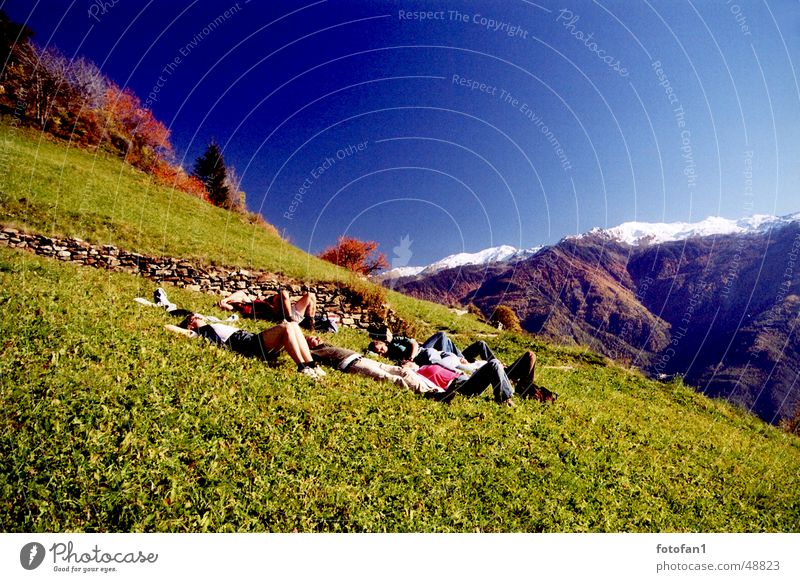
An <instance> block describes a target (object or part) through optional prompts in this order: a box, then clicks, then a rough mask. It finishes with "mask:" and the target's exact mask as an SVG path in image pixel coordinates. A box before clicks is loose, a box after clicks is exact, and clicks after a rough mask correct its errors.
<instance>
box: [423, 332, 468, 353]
mask: <svg viewBox="0 0 800 582" xmlns="http://www.w3.org/2000/svg"><path fill="white" fill-rule="evenodd" d="M422 347H423V348H433V349H434V350H439V351H440V352H450V353H451V354H455V355H457V356H458V357H459V358H463V357H464V355H463V354H462V353H461V350H459V349H458V348H457V347H456V344H454V343H453V340H451V339H450V338H449V337H447V334H446V333H444V332H443V331H437V332H436V333H435V334H433V335H432V336H431V337H429V338H428V339H426V340H425V343H424V344H422Z"/></svg>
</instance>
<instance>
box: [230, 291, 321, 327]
mask: <svg viewBox="0 0 800 582" xmlns="http://www.w3.org/2000/svg"><path fill="white" fill-rule="evenodd" d="M217 305H218V306H219V308H220V309H224V310H226V311H236V312H238V313H241V314H242V316H244V317H248V318H252V319H271V320H273V321H281V320H283V321H293V322H295V323H299V324H300V325H301V326H302V327H305V328H306V329H308V330H310V331H314V316H315V315H316V313H317V298H316V296H315V295H314V294H313V293H305V294H304V295H303V296H302V297H301V298H300V299H298V300H297V301H295V302H294V303H292V301H291V298H290V297H289V292H288V291H286V289H281V291H280V292H279V293H276V294H275V295H272V296H270V297H254V296H252V295H250V294H249V293H247V291H244V290H241V291H236V292H235V293H231V294H230V295H228V296H227V297H225V298H224V299H220V301H219V303H217Z"/></svg>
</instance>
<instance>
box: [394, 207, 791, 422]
mask: <svg viewBox="0 0 800 582" xmlns="http://www.w3.org/2000/svg"><path fill="white" fill-rule="evenodd" d="M756 218H757V220H750V221H740V222H743V224H739V223H736V222H734V221H712V220H709V221H704V223H702V224H701V226H702V227H703V228H698V229H696V230H692V229H690V228H687V225H678V227H676V228H673V229H671V230H669V229H667V233H666V234H664V235H663V236H662V235H660V234H659V233H658V232H657V231H656V230H654V228H653V227H663V225H637V226H636V227H635V228H632V227H631V225H627V226H626V225H623V226H622V227H618V228H617V229H609V230H597V231H592V232H590V233H587V234H585V235H582V236H579V237H568V238H566V239H564V240H562V241H561V242H559V243H558V244H557V245H554V246H553V247H550V248H547V249H544V250H542V251H540V252H538V253H537V254H536V255H534V256H533V257H531V258H528V259H525V260H522V261H518V262H514V263H510V264H502V263H500V264H492V265H484V266H469V267H461V268H459V269H452V270H447V271H440V272H438V273H436V274H434V275H433V276H430V277H417V278H405V279H400V280H398V281H396V282H395V283H394V288H395V289H397V290H399V291H402V292H404V293H408V294H410V295H412V296H415V297H419V298H424V299H429V300H436V299H437V298H440V300H441V299H442V298H443V299H444V301H448V302H455V303H460V304H462V305H466V304H468V303H474V304H476V305H477V306H478V307H480V308H481V310H482V311H483V313H485V314H489V313H491V312H492V311H493V310H494V309H495V308H496V307H497V306H498V305H500V304H506V305H509V306H510V307H512V308H513V309H514V310H515V312H516V313H517V315H518V316H519V318H520V320H521V323H522V326H523V328H524V329H526V330H528V331H530V332H533V333H535V334H539V335H541V336H542V337H546V338H548V339H550V340H553V341H559V342H564V343H567V344H581V345H586V346H589V347H590V348H591V349H594V350H597V351H598V352H600V353H602V354H604V355H607V356H609V357H611V358H613V359H615V360H619V361H622V362H628V363H631V364H633V365H635V366H637V367H640V368H642V369H643V370H645V371H647V372H648V373H650V374H651V375H662V376H663V375H680V376H682V377H684V379H685V380H686V382H687V383H689V384H691V385H694V386H696V387H697V388H698V389H699V390H701V391H703V392H704V393H706V394H709V395H711V396H719V397H723V398H726V399H728V400H731V401H732V402H735V403H737V404H739V405H741V406H743V407H745V408H747V409H748V410H752V411H753V412H755V413H756V414H758V415H759V416H760V417H761V418H763V419H764V420H766V421H768V422H777V421H778V420H779V419H781V418H786V417H789V416H791V415H792V414H793V411H794V409H795V405H796V402H797V401H798V396H799V395H800V388H798V385H797V378H798V366H797V364H796V362H798V361H800V340H798V333H797V330H796V324H797V319H798V307H799V306H800V268H798V265H800V262H798V259H800V221H798V220H797V219H798V216H797V215H793V216H790V217H784V218H774V219H772V220H767V219H766V217H756ZM663 230H665V229H663V228H662V231H663ZM709 232H711V233H712V234H709ZM701 235H702V236H701ZM659 240H661V241H664V242H654V241H659Z"/></svg>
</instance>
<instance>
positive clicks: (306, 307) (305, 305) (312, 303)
mask: <svg viewBox="0 0 800 582" xmlns="http://www.w3.org/2000/svg"><path fill="white" fill-rule="evenodd" d="M294 310H295V311H296V312H297V314H298V315H300V316H302V317H309V318H311V319H314V316H315V315H316V314H317V296H316V295H314V294H313V293H305V294H304V295H303V296H302V297H301V298H300V299H298V300H297V302H296V303H295V304H294Z"/></svg>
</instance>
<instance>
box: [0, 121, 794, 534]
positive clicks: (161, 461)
mask: <svg viewBox="0 0 800 582" xmlns="http://www.w3.org/2000/svg"><path fill="white" fill-rule="evenodd" d="M26 140H27V141H26ZM9 142H10V143H11V146H8V147H11V148H12V149H15V151H16V150H20V151H23V152H28V153H30V151H31V150H32V151H33V152H34V153H35V147H36V144H35V143H34V142H31V141H30V140H29V139H28V138H25V137H24V136H22V134H17V135H15V136H11V137H8V138H7V139H6V144H8V143H9ZM0 143H2V142H0ZM42 152H45V153H42ZM45 154H46V155H45ZM9 155H11V154H9ZM13 155H17V154H13ZM19 155H20V156H23V157H24V156H25V155H27V154H19ZM37 156H38V157H35V158H32V159H35V160H36V162H34V163H28V164H25V165H22V164H21V158H16V160H17V161H16V162H15V164H14V165H13V166H10V167H11V168H12V170H13V171H11V170H10V171H9V173H8V174H6V175H4V176H3V179H4V180H5V182H4V185H3V194H2V196H3V197H2V206H0V207H1V208H2V209H3V212H4V215H3V220H4V221H6V220H9V219H11V220H13V221H14V222H15V223H16V224H18V225H20V226H26V227H28V228H30V229H35V230H39V229H41V230H44V231H46V232H54V231H57V232H59V233H64V234H75V235H79V236H81V237H82V238H84V239H87V240H90V239H93V238H94V240H96V241H97V242H109V241H114V242H116V243H118V244H120V245H123V246H127V247H128V248H132V249H134V250H139V251H140V252H141V251H146V252H160V253H175V254H180V255H182V256H186V255H187V254H193V252H194V253H196V254H195V256H205V255H204V254H205V253H208V254H209V257H212V258H213V260H216V261H220V262H226V263H227V262H228V260H229V259H228V258H226V257H228V256H230V257H231V258H230V260H231V261H233V260H234V259H236V257H237V256H238V257H240V258H243V259H246V260H252V259H253V257H254V256H255V255H253V254H250V253H249V252H248V251H247V240H248V237H250V236H252V237H255V236H259V237H262V236H267V233H264V234H261V233H259V234H257V235H256V234H254V233H253V232H252V231H251V230H249V229H248V227H245V226H241V225H238V226H236V225H234V224H233V222H230V223H229V231H228V234H227V238H226V242H225V244H224V245H222V247H221V248H222V250H218V249H217V250H215V245H214V244H213V240H212V241H210V242H206V241H205V240H203V238H202V237H203V236H205V232H206V231H202V230H198V232H197V234H196V238H195V239H192V238H191V237H189V238H181V237H180V236H178V235H177V234H175V231H174V229H173V228H172V226H170V227H169V229H168V230H164V226H163V225H164V224H165V219H164V218H163V216H162V214H163V211H164V208H163V207H160V206H158V204H161V203H162V202H163V201H162V202H158V203H155V202H154V203H152V204H153V205H155V206H156V207H157V208H160V210H159V211H155V210H153V211H152V214H151V209H150V208H147V209H141V208H139V209H138V213H139V214H138V215H137V213H136V208H135V206H136V204H135V203H133V202H129V199H132V198H134V197H135V196H136V195H137V194H136V192H135V191H134V190H135V188H134V187H133V186H134V185H135V183H136V180H142V184H143V185H144V186H146V179H145V178H143V177H142V176H141V175H139V174H137V173H135V172H132V171H130V170H128V169H126V168H124V167H121V166H120V165H119V164H118V163H117V162H116V161H114V160H111V159H106V158H103V159H98V160H97V161H96V162H89V161H87V160H90V159H91V156H87V154H85V153H82V152H74V151H69V152H66V150H65V149H64V148H63V146H58V145H56V144H50V143H44V144H42V145H41V150H40V152H39V153H38V154H37ZM59 156H60V157H61V158H64V157H65V156H66V157H67V159H68V160H69V162H68V163H67V164H65V165H60V166H59V165H58V164H57V163H56V160H57V159H58V158H59ZM83 163H86V164H88V166H86V168H84V170H85V171H87V172H88V171H89V168H91V164H92V163H95V164H96V165H95V166H94V168H95V169H94V170H93V171H94V172H96V173H97V176H96V177H94V178H92V180H94V181H95V182H96V183H101V182H104V181H105V180H108V181H109V182H108V183H111V182H113V180H114V179H118V180H119V181H120V183H122V182H125V183H126V184H127V186H125V188H126V189H125V190H124V191H123V190H121V191H120V192H119V193H118V194H117V195H116V196H115V195H109V196H110V198H108V199H101V198H97V199H93V200H92V203H91V204H88V203H85V204H84V203H82V202H81V201H80V194H81V192H82V191H83V190H82V189H81V188H80V187H79V186H80V180H79V179H78V178H77V177H76V176H74V175H73V174H72V172H73V171H78V170H75V168H78V169H80V168H82V166H81V164H83ZM22 168H24V169H22ZM98 168H105V169H104V170H103V171H102V172H101V171H100V170H99V169H98ZM62 171H63V176H64V177H62V178H59V177H58V175H59V174H60V173H61V172H62ZM81 171H83V170H81ZM112 174H113V178H112ZM117 174H119V176H122V177H118V176H117ZM31 175H34V176H37V177H36V178H35V182H36V186H35V188H31V190H30V191H31V192H33V191H35V192H36V193H37V194H36V198H35V199H36V200H37V202H35V203H33V202H24V203H22V202H19V198H21V197H26V196H25V195H24V194H25V193H26V192H28V190H27V189H26V188H27V187H26V186H25V183H26V182H25V180H26V179H28V180H30V176H31ZM26 176H27V178H26ZM54 176H55V177H54ZM51 178H52V179H53V180H54V181H52V182H51V181H50V179H51ZM9 184H11V185H15V184H16V186H13V188H12V187H10V186H9ZM48 184H49V186H48ZM49 189H55V190H56V191H57V192H58V194H57V195H54V194H52V193H48V190H49ZM146 192H147V190H145V193H144V194H142V195H141V196H142V198H140V199H139V204H141V205H147V204H149V202H148V200H151V199H155V200H162V198H163V197H162V196H156V193H154V190H153V189H152V188H151V189H150V190H149V194H148V193H146ZM172 196H173V198H172V199H171V201H170V205H171V206H170V208H173V209H174V208H175V207H176V206H181V205H185V208H189V209H191V213H200V212H208V213H209V214H208V215H206V218H207V219H208V220H220V221H226V220H227V221H234V220H235V218H234V217H228V216H227V215H226V214H225V213H220V212H219V211H217V210H215V209H212V208H206V207H204V206H203V205H201V204H200V203H199V202H198V201H194V200H192V199H191V198H188V197H184V198H181V199H180V200H178V196H183V195H178V194H174V195H172ZM30 199H33V198H29V200H30ZM122 199H124V200H122ZM15 201H16V202H15ZM17 204H25V207H24V208H23V207H22V206H15V205H17ZM49 204H55V206H53V207H52V208H50V207H49V206H48V205H49ZM104 204H111V207H110V208H111V210H109V209H108V208H106V207H105V206H104ZM29 206H30V207H31V208H32V210H31V211H30V212H28V210H27V208H28V207H29ZM104 208H106V209H105V210H104ZM48 213H49V214H48ZM191 213H188V212H187V216H188V215H189V214H191ZM183 215H184V212H183V211H182V212H181V213H177V212H176V213H175V214H174V215H173V216H171V218H170V221H172V220H182V219H181V218H180V216H183ZM218 215H219V216H218ZM84 216H86V218H84ZM137 216H138V217H139V218H138V221H137ZM105 220H108V221H110V224H114V225H118V226H113V228H111V227H109V230H108V231H107V236H109V237H112V238H109V239H106V238H104V236H106V235H103V234H102V232H103V231H102V229H101V228H100V227H98V225H99V224H102V223H103V221H105ZM186 220H188V221H189V222H188V223H191V222H192V221H193V220H194V219H186ZM159 221H161V222H159ZM188 223H187V224H188ZM54 225H55V226H54ZM126 233H128V234H126ZM173 235H174V236H173ZM115 237H118V238H115ZM137 237H138V238H137ZM233 241H240V242H239V243H236V244H241V245H243V246H240V247H237V246H236V245H235V244H234V242H233ZM275 244H276V245H280V244H283V243H279V242H277V241H276V242H275ZM149 245H150V246H149ZM193 245H194V246H193ZM192 248H194V249H195V251H191V249H192ZM273 248H277V247H273ZM287 248H288V247H287ZM233 249H240V250H233ZM258 252H259V253H262V252H263V259H261V258H259V259H258V260H259V261H262V260H263V265H264V267H266V266H268V265H270V264H272V265H275V264H281V265H284V266H286V265H289V263H286V262H282V261H283V259H282V258H280V257H279V258H278V259H276V258H275V257H271V256H269V253H268V252H267V251H266V250H259V251H258ZM226 253H228V254H226ZM237 253H238V254H237ZM289 253H290V251H287V252H286V254H287V255H288V254H289ZM291 253H295V256H296V257H297V259H296V260H295V262H294V263H293V264H294V265H295V266H294V267H291V268H299V269H300V271H301V273H300V274H303V273H305V275H306V276H308V277H312V276H316V275H312V273H315V274H316V273H318V272H317V271H313V270H308V271H303V270H302V268H301V266H302V265H303V264H304V261H305V262H307V263H309V264H311V263H313V262H314V260H313V259H308V258H303V255H302V254H301V253H300V251H294V250H292V251H291ZM260 256H261V255H259V257H260ZM270 261H272V262H270ZM276 261H277V262H276ZM259 264H261V263H259ZM315 264H316V263H315ZM327 268H328V267H327V266H324V265H323V266H322V267H320V269H321V270H320V271H319V274H320V275H319V276H324V277H326V278H329V277H328V275H329V274H330V272H327V271H324V269H327ZM286 269H290V267H289V266H286V268H285V269H284V271H285V272H286ZM153 287H154V285H153V284H152V283H150V282H147V281H145V280H143V279H140V278H137V277H133V276H130V275H127V274H112V273H107V272H103V271H96V270H93V269H87V268H81V267H77V266H75V265H71V264H66V263H61V262H57V261H50V260H47V259H43V258H39V257H35V256H33V255H30V254H28V253H25V252H24V251H15V250H10V249H6V248H2V247H0V338H1V339H0V341H2V353H1V354H0V530H2V531H9V532H16V531H59V532H63V531H87V532H88V531H169V532H184V531H192V532H196V531H291V530H293V529H297V530H298V531H415V532H416V531H532V532H536V531H550V532H555V531H643V532H647V531H720V532H740V531H782V532H796V531H799V530H800V497H798V495H797V491H798V488H799V487H800V441H799V440H798V439H797V438H796V437H792V436H790V435H788V434H785V433H783V432H781V431H779V430H777V429H775V428H774V427H771V426H768V425H766V424H764V423H762V422H761V421H759V420H758V419H757V418H755V417H754V416H752V415H749V414H746V413H745V412H743V411H741V410H738V409H736V408H734V407H732V406H729V405H727V404H725V403H722V402H718V401H713V400H710V399H707V398H705V397H703V396H701V395H698V394H695V393H694V392H693V391H692V390H691V389H690V388H687V387H685V386H682V385H681V384H680V383H672V384H659V383H655V382H651V381H648V380H646V379H645V378H643V377H642V376H641V375H638V374H636V373H632V372H630V371H627V370H624V369H622V368H620V367H618V366H616V365H614V364H611V363H610V362H608V361H606V360H605V359H603V358H599V357H597V356H596V355H595V354H592V353H591V352H587V351H586V350H580V349H568V348H560V347H556V346H551V345H547V344H544V343H540V342H537V341H533V340H531V339H530V338H524V337H519V336H513V335H510V334H503V335H499V336H496V337H491V338H489V342H490V344H491V345H492V347H496V348H497V351H498V354H499V355H500V357H501V358H503V359H504V360H505V361H507V362H510V361H511V360H512V359H513V358H514V357H515V356H516V355H518V354H519V353H520V352H521V351H522V350H524V349H534V350H535V351H536V353H537V355H538V356H539V368H538V377H539V381H540V382H541V383H542V384H543V385H545V386H547V387H548V388H550V389H552V390H554V391H556V392H558V393H559V394H560V398H559V400H558V401H557V403H556V404H555V405H548V406H544V405H541V404H539V403H536V402H528V401H519V402H518V403H517V404H518V405H517V407H515V408H513V409H506V408H501V407H499V406H497V405H495V404H494V403H493V402H492V401H491V395H490V394H489V393H488V392H487V394H486V395H485V397H478V398H473V399H466V398H460V397H459V398H456V400H455V401H454V402H453V404H451V405H441V404H438V403H435V402H432V401H428V400H424V399H422V398H419V397H416V396H414V395H413V394H411V393H408V392H405V391H403V390H401V389H399V388H397V387H395V386H393V385H386V384H378V383H374V382H372V381H369V380H366V379H363V378H359V377H355V376H351V375H345V374H341V373H338V372H336V371H330V372H329V375H328V377H327V378H326V380H325V381H324V382H323V383H319V384H314V383H312V382H310V381H309V380H307V379H306V378H304V377H302V376H300V375H298V374H297V373H296V372H295V371H294V366H293V365H292V364H291V362H290V361H289V360H288V358H286V356H283V357H282V359H281V361H280V362H279V365H278V366H277V367H269V366H266V365H264V364H262V363H260V362H257V361H251V360H247V359H244V358H241V357H239V356H236V355H234V354H231V353H228V352H226V351H223V350H220V349H216V348H213V347H212V346H209V345H207V344H205V343H203V342H200V341H195V342H192V341H189V340H187V339H185V338H182V337H179V336H176V335H173V334H169V333H168V332H166V331H164V330H163V325H164V324H165V323H168V322H169V320H168V316H166V315H165V314H164V313H163V312H161V311H160V310H158V309H149V308H144V307H141V306H139V305H138V304H136V303H134V302H133V301H132V299H133V297H135V296H138V295H143V296H146V297H148V296H150V294H151V293H152V290H153ZM168 292H169V295H170V298H171V299H172V300H174V301H176V302H177V303H178V304H180V305H182V306H186V307H190V306H191V307H193V308H196V309H198V310H201V311H205V312H207V313H217V314H219V315H221V313H220V312H218V311H216V310H215V309H214V307H213V305H214V298H213V297H210V296H207V295H202V294H196V293H191V292H189V291H185V290H181V289H172V288H170V289H168ZM391 297H392V302H393V303H396V306H397V307H398V309H400V310H401V311H403V313H413V314H414V315H415V316H416V317H417V318H418V320H417V322H416V323H417V324H418V325H419V327H420V329H421V330H423V329H427V328H433V327H443V328H446V329H451V330H453V331H455V332H458V333H459V334H461V335H460V338H461V343H462V344H463V343H464V342H465V341H466V340H467V338H468V337H469V336H470V335H474V334H476V333H486V332H488V331H490V330H489V328H485V327H482V326H480V325H479V324H477V323H476V322H474V320H472V319H471V318H464V317H462V318H458V317H456V316H454V315H452V314H450V313H449V312H448V311H447V310H446V309H444V308H441V307H438V306H437V307H433V306H431V305H430V304H424V303H419V302H414V301H413V300H410V299H407V298H402V299H401V298H399V297H396V296H391ZM243 325H245V326H246V327H249V328H250V329H258V328H259V324H258V323H253V322H245V323H244V324H243ZM333 339H334V340H335V342H336V343H339V344H342V345H347V346H351V347H355V348H359V349H363V347H364V344H366V341H367V340H366V337H365V336H364V335H363V334H360V333H358V332H355V331H351V330H345V331H343V332H341V333H340V334H337V335H336V336H334V337H333Z"/></svg>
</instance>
